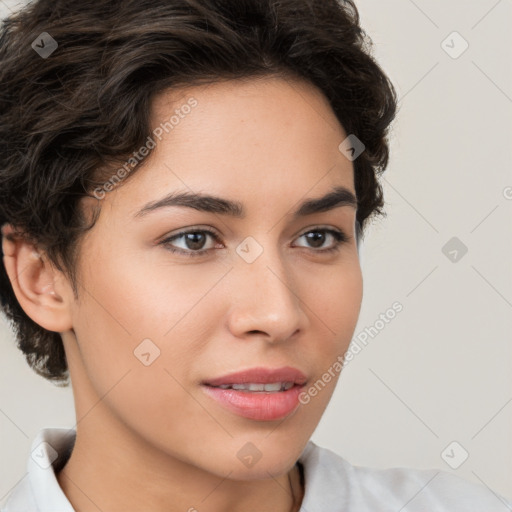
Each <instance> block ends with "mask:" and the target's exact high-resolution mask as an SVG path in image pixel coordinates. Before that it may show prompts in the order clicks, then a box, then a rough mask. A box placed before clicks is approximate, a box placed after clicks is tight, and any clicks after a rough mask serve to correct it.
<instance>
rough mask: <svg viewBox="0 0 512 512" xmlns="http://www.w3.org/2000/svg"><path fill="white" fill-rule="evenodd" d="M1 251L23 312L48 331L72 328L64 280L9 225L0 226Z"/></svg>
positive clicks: (44, 258)
mask: <svg viewBox="0 0 512 512" xmlns="http://www.w3.org/2000/svg"><path fill="white" fill-rule="evenodd" d="M2 251H3V255H4V257H3V261H4V266H5V269H6V271H7V275H8V276H9V280H10V282H11V285H12V287H13V290H14V293H15V295H16V298H17V299H18V302H19V304H20V306H21V307H22V308H23V310H24V311H25V313H26V314H27V315H28V316H29V317H30V318H31V319H32V320H33V321H34V322H36V323H37V324H38V325H40V326H41V327H43V328H44V329H47V330H49V331H54V332H64V331H66V330H69V329H71V328H72V324H71V315H70V307H69V306H70V304H69V298H70V297H71V295H70V294H69V293H68V285H67V281H63V280H62V279H61V277H62V276H61V273H60V272H59V271H58V270H57V269H55V267H54V266H53V265H52V264H51V263H50V261H49V260H48V259H47V258H46V256H45V255H44V254H43V253H41V252H39V251H38V250H37V248H36V247H35V246H34V245H33V244H32V243H31V242H29V241H27V240H25V239H24V238H23V237H22V236H21V235H19V234H16V233H15V231H14V229H13V228H12V226H9V225H6V226H3V227H2Z"/></svg>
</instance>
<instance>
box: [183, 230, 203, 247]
mask: <svg viewBox="0 0 512 512" xmlns="http://www.w3.org/2000/svg"><path fill="white" fill-rule="evenodd" d="M186 236H187V246H188V248H189V249H201V248H202V247H203V245H204V240H202V242H203V243H200V241H199V242H198V240H197V237H199V238H201V237H203V238H204V234H203V233H187V235H186ZM189 242H191V244H192V247H191V244H190V243H189ZM196 244H199V245H196Z"/></svg>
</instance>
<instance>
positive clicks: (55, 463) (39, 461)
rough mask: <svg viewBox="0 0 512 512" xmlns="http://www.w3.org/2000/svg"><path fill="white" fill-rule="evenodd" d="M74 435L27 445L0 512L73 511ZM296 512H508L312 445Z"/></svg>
mask: <svg viewBox="0 0 512 512" xmlns="http://www.w3.org/2000/svg"><path fill="white" fill-rule="evenodd" d="M75 436H76V431H75V430H73V429H72V430H68V429H65V428H45V429H42V430H41V431H39V433H38V435H37V437H36V438H35V439H34V441H33V443H32V447H31V454H30V456H29V459H28V463H27V473H26V474H25V476H24V477H23V478H22V479H21V480H20V482H19V483H18V484H17V485H16V487H15V488H14V489H13V490H12V491H11V494H10V495H9V498H8V500H7V502H6V504H5V506H4V508H2V509H1V511H0V512H36V511H37V512H74V509H73V507H72V506H71V504H70V502H69V501H68V499H67V498H66V495H65V494H64V493H63V491H62V489H61V488H60V486H59V483H58V481H57V478H56V476H55V472H56V471H58V470H59V469H60V468H61V467H62V466H63V465H64V463H65V462H66V461H67V459H68V458H69V455H70V454H71V450H72V449H73V445H74V441H75ZM299 461H300V462H301V463H302V465H303V468H304V480H305V488H304V499H303V502H302V507H301V509H300V512H510V511H512V502H510V501H507V500H505V499H504V498H503V497H501V496H499V495H498V494H496V493H494V491H492V490H491V489H488V488H487V487H484V486H483V485H480V484H473V483H471V482H469V481H466V480H464V479H462V478H460V477H458V476H456V475H453V474H451V473H448V472H446V471H441V470H435V469H432V470H425V469H407V468H391V469H375V468H369V467H363V466H354V465H352V464H350V463H349V462H347V461H346V460H345V459H343V458H342V457H340V456H339V455H337V454H335V453H334V452H332V451H330V450H328V449H326V448H321V447H320V446H318V445H316V444H315V443H313V442H312V441H309V442H308V444H307V446H306V447H305V449H304V451H303V453H302V455H301V457H300V458H299Z"/></svg>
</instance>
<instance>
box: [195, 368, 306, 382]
mask: <svg viewBox="0 0 512 512" xmlns="http://www.w3.org/2000/svg"><path fill="white" fill-rule="evenodd" d="M306 381H307V377H306V376H305V375H304V373H302V372H301V371H300V370H298V369H297V368H292V367H291V366H284V367H282V368H265V367H258V368H250V369H248V370H243V371H241V372H235V373H229V374H227V375H223V376H221V377H215V378H213V379H208V380H204V381H203V382H202V383H203V384H207V385H209V386H222V385H226V384H249V383H255V384H270V383H272V382H293V383H294V384H298V385H301V386H302V385H303V384H305V383H306Z"/></svg>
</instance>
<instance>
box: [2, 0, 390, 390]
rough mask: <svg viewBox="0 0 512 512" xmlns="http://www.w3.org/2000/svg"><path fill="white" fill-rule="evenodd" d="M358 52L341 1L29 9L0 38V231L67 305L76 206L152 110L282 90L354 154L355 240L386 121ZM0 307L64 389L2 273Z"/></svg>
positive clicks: (356, 35) (383, 156)
mask: <svg viewBox="0 0 512 512" xmlns="http://www.w3.org/2000/svg"><path fill="white" fill-rule="evenodd" d="M43 32H46V33H48V34H49V35H50V36H51V37H52V38H53V39H54V40H55V41H56V46H57V48H56V49H55V50H54V51H53V53H51V55H46V58H42V55H41V54H40V55H38V53H37V51H35V50H36V48H35V47H34V46H33V44H34V43H35V42H36V41H39V39H41V38H42V37H46V41H47V42H48V41H51V40H50V39H49V38H48V36H42V35H41V34H42V33H43ZM32 42H34V43H33V44H32V46H31V43H32ZM372 44H373V43H372V41H371V40H370V39H369V38H368V36H367V35H366V33H365V32H364V31H363V29H362V28H361V27H360V20H359V14H358V11H357V8H356V6H355V5H354V3H353V1H352V0H346V1H341V0H152V1H151V2H141V1H140V0H109V1H108V2H107V1H98V0H81V1H80V2H71V1H69V0H36V1H34V2H33V3H31V4H29V5H28V6H27V7H25V8H24V9H23V10H21V11H19V12H18V13H16V14H14V15H12V16H10V17H9V18H6V19H5V20H3V23H2V27H1V30H0V82H1V88H0V226H2V225H4V224H5V223H10V224H12V225H13V226H15V227H16V229H17V230H18V231H19V232H20V233H23V236H25V237H26V238H27V239H29V240H30V241H33V242H34V243H36V245H38V246H39V247H40V248H42V249H43V250H44V251H45V252H46V254H47V255H48V257H49V258H50V260H51V261H52V263H54V264H55V266H56V267H57V268H58V269H59V270H61V271H64V272H66V274H67V275H68V276H69V277H70V279H71V281H72V283H73V285H74V287H75V292H76V281H75V278H76V275H75V264H76V261H77V259H76V257H77V254H78V252H77V251H78V248H79V242H80V238H81V235H83V234H84V232H85V231H86V230H87V229H89V228H90V227H92V224H91V223H89V224H88V223H87V222H85V220H84V216H83V211H82V209H81V208H79V202H80V200H81V199H83V198H84V197H86V196H91V191H92V189H93V187H94V186H95V185H97V184H98V183H101V182H104V181H105V176H107V175H108V176H110V175H111V170H110V171H105V170H106V169H108V168H110V169H111V168H112V163H113V162H122V161H125V160H126V158H127V156H128V155H130V154H131V153H132V152H133V151H134V150H135V149H136V148H140V147H141V146H142V145H143V144H144V142H145V141H146V139H147V136H148V133H150V106H151V101H152V99H153V98H154V96H155V95H156V94H157V93H159V92H162V91H163V90H165V89H167V88H175V87H180V86H193V85H200V84H205V83H212V82H215V81H219V80H226V79H227V80H229V79H237V78H251V77H258V76H282V77H290V76H292V77H296V78H300V79H303V80H307V81H308V82H310V83H312V84H314V85H316V86H317V87H318V88H319V89H320V90H321V91H322V92H323V94H324V95H325V96H326V97H327V99H328V100H329V102H330V105H331V106H332V108H333V111H334V113H335V114H336V116H337V118H338V119H339V121H340V123H341V125H342V126H343V128H344V129H345V131H346V133H347V134H354V135H356V136H357V137H358V138H359V139H360V140H361V141H362V142H363V143H364V145H365V151H364V152H363V153H362V154H361V155H360V156H359V157H358V158H357V159H356V160H355V161H354V162H353V163H354V182H355V190H356V196H357V201H358V209H357V214H356V215H357V216H356V220H357V222H358V223H359V226H360V229H361V232H362V230H363V229H364V226H365V224H366V223H367V221H368V219H369V218H370V217H371V216H372V215H373V214H384V212H383V194H382V188H381V186H380V185H379V182H378V177H379V174H380V173H382V172H383V171H384V169H385V168H386V167H387V164H388V154H389V149H388V141H387V136H388V128H389V126H390V124H391V122H392V120H393V119H394V117H395V115H396V110H397V99H396V92H395V90H394V87H393V85H392V83H391V82H390V80H389V79H388V77H387V76H386V75H385V74H384V72H383V71H382V70H381V68H380V67H379V65H378V64H377V63H376V62H375V60H374V59H373V57H372V55H371V46H372ZM41 46H43V44H40V47H41ZM47 49H48V47H47ZM150 153H151V152H150ZM146 158H147V157H146ZM139 165H140V164H139ZM134 172H135V170H134V171H133V172H132V173H131V174H134ZM101 174H104V175H103V176H101ZM361 234H362V233H361ZM0 303H1V307H2V309H3V311H4V313H5V315H6V316H7V318H8V319H9V320H10V321H11V323H12V325H13V328H14V331H15V334H16V337H17V342H18V348H19V349H20V350H21V351H22V352H23V353H24V354H25V357H26V359H27V362H28V363H29V365H30V366H31V367H32V368H33V370H34V371H35V372H36V373H38V374H39V375H41V376H43V377H45V378H46V379H48V380H50V381H52V382H54V383H55V384H56V385H64V386H66V385H68V384H69V370H68V367H67V361H66V356H65V352H64V347H63V344H62V339H61V337H60V335H59V333H56V332H49V331H47V330H45V329H43V328H42V327H40V326H39V325H38V324H36V323H35V322H34V321H32V320H31V319H30V318H29V317H28V315H27V314H26V313H25V312H24V311H23V309H22V308H21V306H20V305H19V303H18V301H17V299H16V296H15V294H14V292H13V288H12V286H11V283H10V280H9V278H8V276H7V273H6V270H5V267H4V266H3V264H1V265H0Z"/></svg>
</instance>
